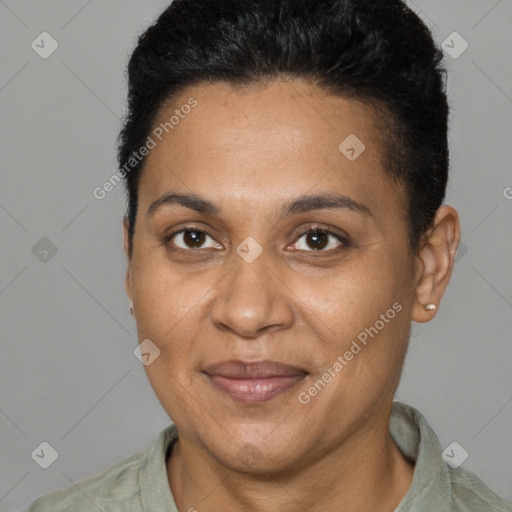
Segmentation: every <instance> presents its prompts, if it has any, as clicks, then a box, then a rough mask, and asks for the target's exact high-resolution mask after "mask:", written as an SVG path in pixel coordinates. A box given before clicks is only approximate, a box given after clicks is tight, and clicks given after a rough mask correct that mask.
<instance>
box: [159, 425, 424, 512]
mask: <svg viewBox="0 0 512 512" xmlns="http://www.w3.org/2000/svg"><path fill="white" fill-rule="evenodd" d="M388 418H389V416H387V417H384V418H383V420H384V424H383V423H382V421H377V422H375V423H374V425H372V426H370V427H369V428H368V429H365V431H364V432H363V431H359V432H357V433H356V434H354V435H352V436H350V439H347V440H344V441H343V442H342V443H340V445H339V446H337V447H336V448H335V449H334V450H331V451H330V452H329V453H327V454H324V455H323V456H321V457H319V458H317V459H316V460H315V461H313V462H312V463H310V464H308V465H305V466H303V467H301V468H300V469H295V470H290V471H287V472H282V473H279V474H277V473H273V474H271V473H267V474H263V475H262V474H258V475H254V474H247V473H239V472H236V471H233V470H230V469H228V468H226V467H225V466H223V465H222V464H220V463H219V462H218V461H216V460H215V459H213V457H210V456H209V455H207V454H205V453H204V450H202V449H200V448H199V447H198V446H197V445H196V444H193V443H191V442H189V441H188V440H187V439H182V438H181V437H180V438H179V439H178V441H177V442H176V444H175V446H174V448H173V451H172V455H171V457H170V458H169V460H168V461H167V473H168V478H169V485H170V487H171V490H172V493H173V496H174V499H175V501H176V505H177V507H178V509H179V510H180V511H187V512H189V511H190V512H194V511H195V510H197V511H200V512H217V511H218V510H240V511H245V510H247V511H249V510H250V511H252V512H260V511H261V512H263V511H265V512H296V511H297V510H308V511H311V512H320V511H322V512H331V511H332V512H335V511H336V512H348V511H350V512H359V511H361V512H362V511H367V510H379V511H382V512H387V511H389V512H392V511H394V510H395V508H396V507H397V506H398V505H399V503H400V501H401V500H402V499H403V497H404V496H405V494H406V493H407V490H408V489H409V486H410V484H411V481H412V476H413V471H414V467H413V465H412V464H410V463H409V462H408V461H407V460H406V459H405V458H404V457H403V455H402V454H401V452H400V450H399V449H398V447H397V446H396V444H395V443H394V441H393V439H392V438H391V435H390V434H389V431H388V427H387V425H388Z"/></svg>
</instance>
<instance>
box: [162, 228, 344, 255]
mask: <svg viewBox="0 0 512 512" xmlns="http://www.w3.org/2000/svg"><path fill="white" fill-rule="evenodd" d="M190 231H191V232H196V233H200V234H204V235H207V236H209V237H210V238H211V239H212V240H215V238H214V237H213V236H212V235H211V234H210V233H208V231H205V230H204V229H201V228H199V227H198V226H187V227H185V228H182V229H180V230H179V231H174V232H173V233H170V234H169V235H167V236H165V237H164V239H163V240H162V242H163V245H166V246H167V247H168V248H169V249H170V250H172V251H185V252H195V251H199V250H201V248H198V249H183V248H182V247H173V246H172V245H171V244H170V242H171V240H172V239H173V238H174V237H175V236H177V235H180V234H182V233H186V232H190ZM309 234H321V235H330V236H332V237H334V238H335V239H336V240H338V242H340V243H341V245H340V246H339V247H335V248H334V249H328V250H323V249H320V250H317V251H316V250H314V249H311V250H310V251H304V252H312V253H315V252H317V253H322V252H325V253H328V252H330V251H338V250H342V249H346V248H347V247H352V244H351V242H350V241H349V239H348V237H346V236H343V235H341V234H339V233H336V232H335V231H333V230H331V229H328V228H324V227H321V226H308V227H307V228H306V229H304V230H302V231H300V232H299V233H298V235H297V239H296V240H299V239H300V238H302V237H303V236H304V235H309ZM294 243H296V242H294Z"/></svg>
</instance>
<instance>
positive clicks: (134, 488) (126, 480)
mask: <svg viewBox="0 0 512 512" xmlns="http://www.w3.org/2000/svg"><path fill="white" fill-rule="evenodd" d="M144 453H145V452H140V453H137V454H135V455H132V456H130V457H127V458H125V459H123V460H120V461H119V462H117V463H115V464H113V465H112V466H110V467H109V468H107V469H106V470H104V471H102V472H101V473H98V474H96V475H94V476H91V477H88V478H85V479H83V480H79V481H77V482H75V483H73V484H72V485H70V486H68V487H66V488H64V489H61V490H58V491H54V492H51V493H49V494H45V495H44V496H41V497H40V498H38V499H36V500H35V501H33V502H32V503H31V504H30V506H29V507H28V508H27V509H25V510H24V511H23V512H50V511H51V512H77V511H79V512H89V511H90V512H98V510H101V511H102V512H121V510H126V508H124V507H126V506H130V505H132V504H133V505H139V503H138V500H139V497H138V494H139V489H140V486H139V481H138V480H139V468H140V464H141V460H142V457H143V456H144ZM139 508H141V507H140V506H139Z"/></svg>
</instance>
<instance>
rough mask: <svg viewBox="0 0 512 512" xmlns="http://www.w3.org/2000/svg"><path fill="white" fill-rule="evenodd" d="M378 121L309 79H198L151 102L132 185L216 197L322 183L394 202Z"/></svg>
mask: <svg viewBox="0 0 512 512" xmlns="http://www.w3.org/2000/svg"><path fill="white" fill-rule="evenodd" d="M196 102H197V103H196ZM190 104H195V105H196V106H194V107H193V108H192V109H189V108H188V107H186V108H185V106H186V105H190ZM171 117H173V119H172V123H170V120H171ZM381 124H382V123H381V122H380V119H379V118H378V117H377V113H376V112H375V111H374V110H373V108H372V107H371V106H369V105H365V104H364V103H362V102H359V101H355V100H352V99H347V98H343V97H340V96H335V95H331V94H328V93H326V92H325V91H323V90H321V89H319V88H318V87H316V86H314V85H312V84H310V83H308V82H303V81H298V80H293V81H291V80H289V81H275V82H271V83H266V84H251V85H248V86H233V85H231V84H227V83H213V84H200V85H197V86H193V87H190V88H188V89H185V90H184V91H182V93H180V94H179V95H178V96H176V97H175V98H173V100H172V101H171V102H168V103H166V104H164V105H163V106H162V108H161V109H160V111H159V114H158V116H157V118H156V119H155V122H154V126H153V132H152V136H153V138H154V139H155V142H156V146H155V147H154V149H152V150H151V152H150V153H149V155H148V157H147V161H146V166H145V170H144V173H143V176H142V180H141V185H140V186H141V189H142V188H143V189H144V193H145V194H144V195H147V196H148V197H147V201H150V199H151V198H153V200H154V199H155V198H156V197H157V196H159V195H161V194H164V193H165V192H168V191H169V189H175V190H179V191H183V192H185V191H186V192H191V191H193V192H194V193H197V194H199V195H206V196H208V197H210V198H212V199H218V202H222V201H226V200H227V199H228V198H231V199H233V198H237V197H238V198H240V199H243V198H244V197H245V198H247V197H249V196H250V198H251V199H252V200H253V201H260V202H261V201H270V200H271V199H273V200H275V201H276V202H280V201H282V200H284V199H285V198H287V197H289V196H290V195H300V194H304V193H306V192H308V191H309V190H311V189H315V191H319V189H322V190H323V191H326V190H329V191H337V192H341V193H344V194H346V195H350V196H357V197H358V200H361V201H363V202H364V201H367V202H368V201H369V202H371V203H379V202H382V201H388V202H389V201H390V200H392V199H393V198H392V197H391V196H392V195H394V196H396V200H397V205H400V206H403V205H401V202H402V200H403V197H402V191H401V190H400V189H399V187H397V185H396V183H394V181H393V180H392V179H391V178H389V176H388V174H387V172H385V171H384V165H383V154H382V148H383V147H384V145H383V142H382V140H383V139H384V137H383V133H382V128H381ZM159 128H160V131H159V132H156V133H161V135H160V138H161V140H159V138H158V137H155V136H154V133H155V130H158V129H159ZM139 193H140V191H139ZM140 199H141V202H144V201H146V199H145V198H144V197H141V198H140ZM141 206H142V204H141Z"/></svg>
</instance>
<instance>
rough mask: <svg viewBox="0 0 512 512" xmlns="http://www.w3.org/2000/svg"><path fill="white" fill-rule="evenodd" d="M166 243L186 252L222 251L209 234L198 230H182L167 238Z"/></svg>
mask: <svg viewBox="0 0 512 512" xmlns="http://www.w3.org/2000/svg"><path fill="white" fill-rule="evenodd" d="M166 243H167V244H171V245H173V246H175V248H176V247H177V248H179V249H184V250H190V249H192V250H197V249H211V248H213V249H222V246H221V245H219V244H218V243H217V242H215V240H214V239H213V238H212V237H211V236H210V235H209V234H208V233H205V232H204V231H199V230H197V229H182V230H181V231H178V232H177V233H173V234H171V235H169V236H168V237H167V238H166ZM205 244H206V245H205Z"/></svg>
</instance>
